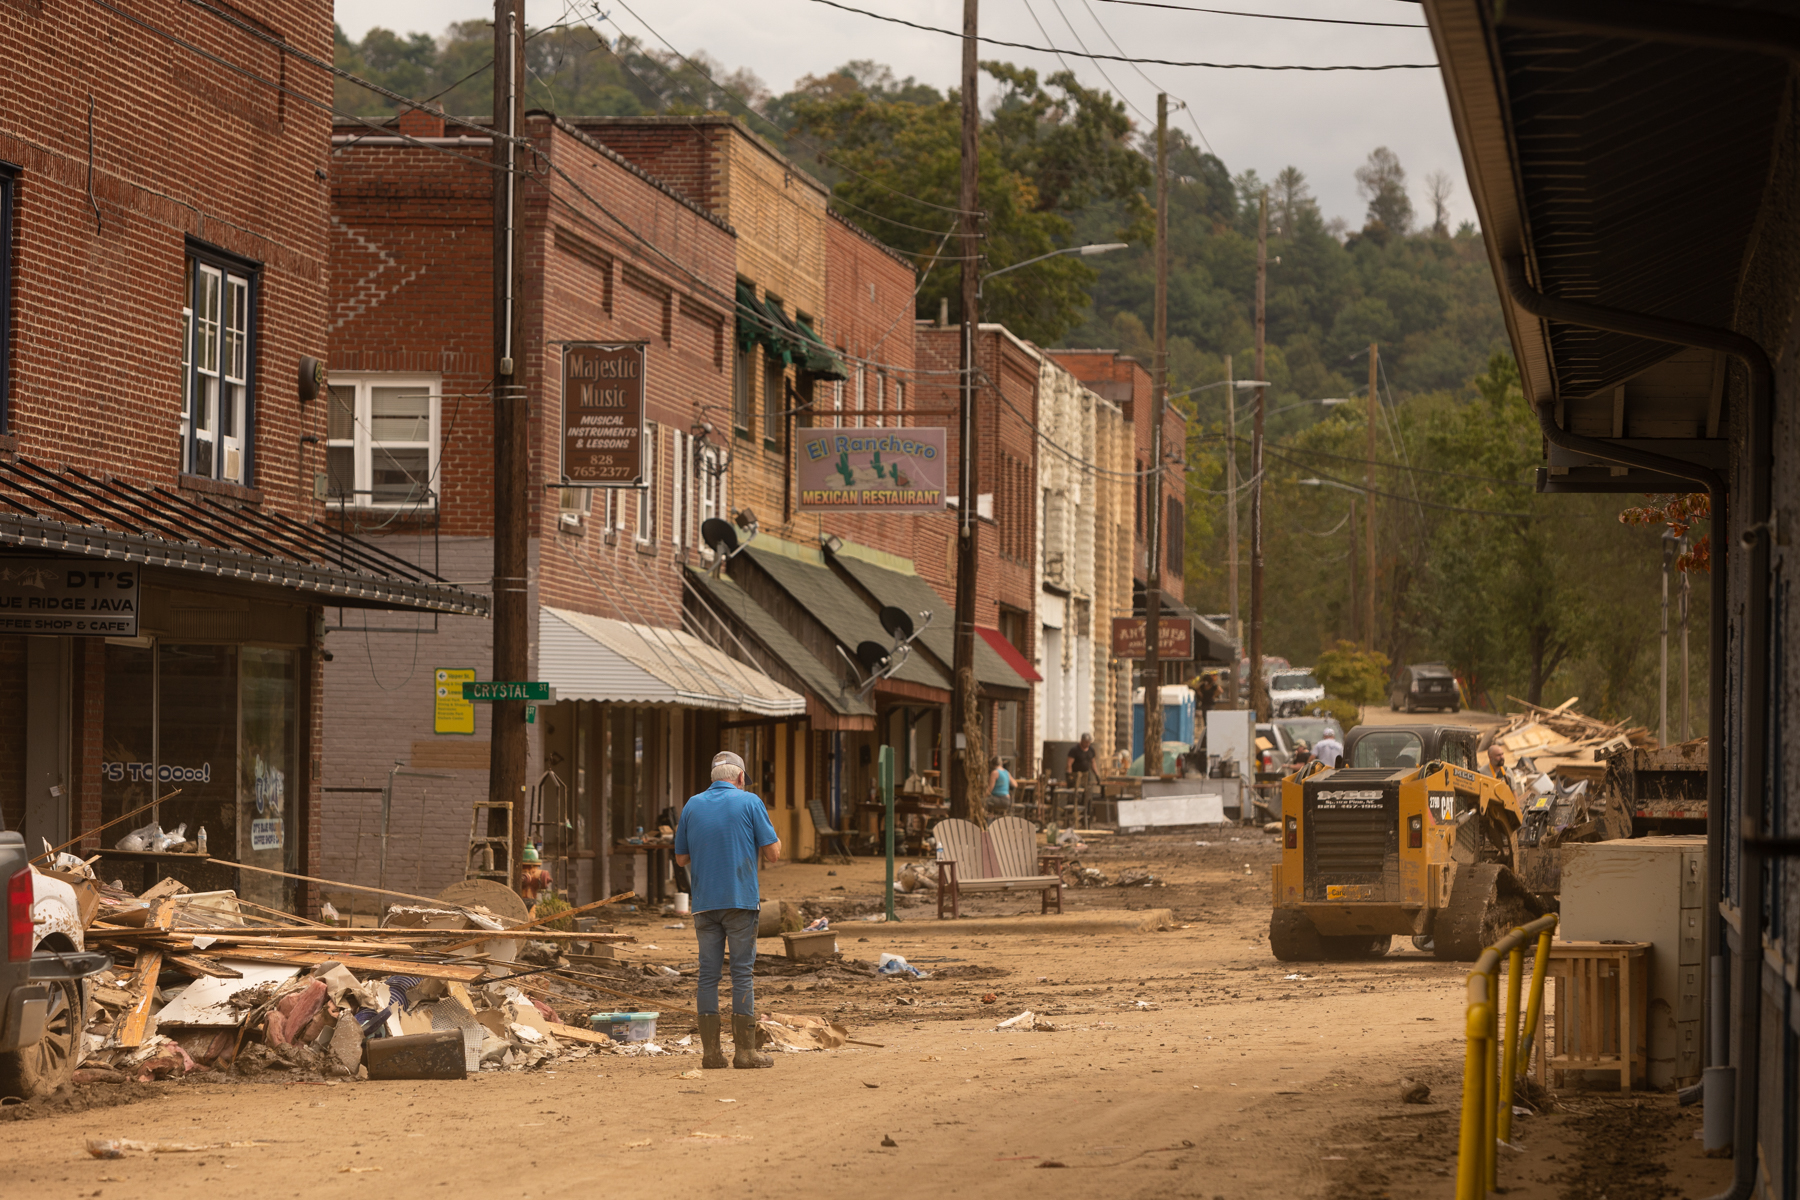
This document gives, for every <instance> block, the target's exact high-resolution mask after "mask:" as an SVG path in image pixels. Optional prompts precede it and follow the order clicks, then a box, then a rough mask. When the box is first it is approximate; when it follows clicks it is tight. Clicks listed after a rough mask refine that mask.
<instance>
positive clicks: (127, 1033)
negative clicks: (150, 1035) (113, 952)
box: [119, 950, 163, 1046]
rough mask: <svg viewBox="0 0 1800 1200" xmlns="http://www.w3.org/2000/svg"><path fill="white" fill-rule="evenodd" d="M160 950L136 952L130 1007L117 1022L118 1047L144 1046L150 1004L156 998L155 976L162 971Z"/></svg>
mask: <svg viewBox="0 0 1800 1200" xmlns="http://www.w3.org/2000/svg"><path fill="white" fill-rule="evenodd" d="M162 957H163V956H162V951H161V950H140V951H138V961H137V970H135V971H133V972H132V977H131V995H132V1000H131V1007H130V1008H129V1009H128V1010H127V1011H126V1013H125V1016H124V1019H123V1020H121V1021H120V1022H119V1045H121V1046H141V1045H143V1044H144V1028H145V1026H147V1025H148V1024H149V1023H150V1004H151V1001H152V1000H154V999H155V998H156V976H157V973H158V972H160V971H161V970H162Z"/></svg>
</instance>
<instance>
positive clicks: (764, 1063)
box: [731, 1013, 775, 1068]
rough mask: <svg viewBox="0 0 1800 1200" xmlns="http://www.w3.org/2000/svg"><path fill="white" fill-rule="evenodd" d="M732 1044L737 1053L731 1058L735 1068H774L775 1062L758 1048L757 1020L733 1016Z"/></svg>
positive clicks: (734, 1014) (733, 1014)
mask: <svg viewBox="0 0 1800 1200" xmlns="http://www.w3.org/2000/svg"><path fill="white" fill-rule="evenodd" d="M731 1042H732V1045H733V1046H734V1047H736V1053H734V1054H733V1055H732V1056H731V1065H732V1066H734V1067H739V1068H745V1067H772V1066H774V1065H775V1060H774V1059H772V1058H770V1057H769V1056H768V1055H766V1054H764V1053H763V1052H762V1051H760V1050H758V1049H757V1048H756V1018H755V1017H753V1016H752V1017H744V1016H739V1015H738V1014H737V1013H732V1014H731Z"/></svg>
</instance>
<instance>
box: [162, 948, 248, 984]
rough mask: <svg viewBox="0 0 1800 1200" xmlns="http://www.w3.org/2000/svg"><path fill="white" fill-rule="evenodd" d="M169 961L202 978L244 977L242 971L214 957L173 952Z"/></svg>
mask: <svg viewBox="0 0 1800 1200" xmlns="http://www.w3.org/2000/svg"><path fill="white" fill-rule="evenodd" d="M169 961H170V962H171V963H173V964H175V965H176V966H178V967H180V968H181V969H182V970H184V971H186V972H187V973H188V974H190V975H196V976H199V977H200V978H202V979H205V978H212V979H242V978H243V977H244V973H243V972H242V971H234V970H232V969H231V968H230V967H228V966H226V965H225V964H224V963H218V962H214V961H213V960H212V959H210V958H205V957H202V956H201V955H198V954H171V955H169Z"/></svg>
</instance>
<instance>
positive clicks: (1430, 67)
mask: <svg viewBox="0 0 1800 1200" xmlns="http://www.w3.org/2000/svg"><path fill="white" fill-rule="evenodd" d="M812 2H813V3H814V4H823V5H825V6H826V7H827V8H838V9H842V10H843V11H845V12H851V13H856V14H857V15H858V16H863V17H873V18H874V19H875V20H877V21H886V22H888V23H889V24H893V25H904V26H906V27H907V28H908V29H917V30H920V31H921V32H924V33H941V34H945V35H947V36H949V37H954V38H960V37H962V36H963V35H962V34H961V33H960V32H958V31H957V30H954V29H942V28H939V27H938V26H936V25H921V24H919V23H918V22H917V21H908V20H906V19H905V18H904V17H890V16H888V15H887V14H885V13H878V12H870V11H869V10H868V9H866V8H854V7H852V6H851V5H848V4H840V3H838V0H812ZM626 11H627V12H630V11H631V10H630V9H626ZM632 15H633V16H636V15H637V14H636V13H632ZM639 19H640V20H641V19H642V18H639ZM975 40H976V41H978V42H986V43H987V44H988V45H990V46H1005V47H1006V48H1008V49H1010V50H1031V51H1034V52H1036V53H1038V54H1055V55H1058V56H1061V55H1064V54H1067V55H1069V56H1070V57H1072V58H1090V59H1094V60H1095V61H1105V62H1123V63H1148V64H1149V65H1151V66H1157V67H1208V68H1211V69H1212V70H1215V71H1435V70H1437V69H1438V64H1436V63H1378V64H1374V65H1366V66H1365V65H1361V64H1339V65H1335V66H1319V67H1309V66H1299V65H1296V64H1291V63H1287V64H1272V63H1216V62H1189V61H1184V60H1181V59H1172V58H1133V57H1130V56H1128V55H1123V54H1089V53H1084V52H1082V51H1079V50H1058V49H1056V48H1055V47H1054V46H1033V45H1031V44H1030V43H1029V42H1009V41H1006V40H1004V39H1002V38H991V37H982V36H979V35H978V36H977V37H976V38H975ZM677 53H680V52H679V51H677Z"/></svg>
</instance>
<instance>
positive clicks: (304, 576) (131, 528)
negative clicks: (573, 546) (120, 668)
mask: <svg viewBox="0 0 1800 1200" xmlns="http://www.w3.org/2000/svg"><path fill="white" fill-rule="evenodd" d="M9 546H12V547H19V548H21V549H28V550H40V551H48V552H51V553H54V554H70V555H76V556H79V557H82V558H100V559H107V560H109V561H113V562H129V563H138V564H141V565H143V566H148V567H159V568H163V569H165V570H173V571H187V572H192V573H194V574H197V575H204V576H211V577H213V578H217V579H221V580H228V581H231V582H235V583H242V584H254V585H261V586H265V587H274V588H281V589H285V590H288V591H292V592H295V593H298V594H299V595H300V596H302V597H304V598H306V599H308V600H311V601H313V602H315V603H321V604H328V605H332V606H341V607H345V608H383V609H399V610H410V611H414V612H436V613H453V614H459V615H464V616H487V615H488V598H487V597H486V596H482V595H478V594H476V593H473V592H467V591H464V590H463V589H462V588H459V587H456V586H454V585H452V584H449V583H446V582H444V581H443V580H442V579H440V578H439V577H438V576H436V575H433V574H432V573H431V572H429V571H426V570H424V569H422V568H421V567H419V566H418V565H417V564H415V563H411V562H408V561H407V560H405V559H403V558H400V557H399V556H398V555H394V554H390V553H388V552H387V551H386V550H383V549H381V548H380V547H379V546H375V545H372V544H371V543H369V542H365V541H363V540H362V539H360V538H356V537H352V536H350V535H348V534H344V533H338V532H335V531H333V530H332V529H330V528H329V527H328V526H326V525H325V524H323V523H322V522H313V523H311V524H305V523H302V522H300V521H296V520H294V519H293V518H291V517H288V516H286V515H284V514H282V513H279V512H265V511H263V510H262V509H261V508H260V507H259V506H257V505H255V504H241V503H233V502H229V501H226V500H222V499H216V498H214V497H211V496H208V495H204V494H200V493H180V492H175V491H171V490H170V489H168V488H165V487H162V486H160V485H154V484H153V485H150V486H148V487H140V486H139V485H137V484H134V483H131V482H129V481H127V480H125V479H122V478H120V477H118V476H116V475H89V474H87V473H85V472H83V471H79V470H77V469H76V468H74V467H65V468H63V469H62V470H61V471H52V470H49V469H48V468H45V467H41V466H39V465H37V464H36V463H33V462H31V461H29V460H27V459H23V458H20V459H15V460H13V461H12V462H0V547H9Z"/></svg>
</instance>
